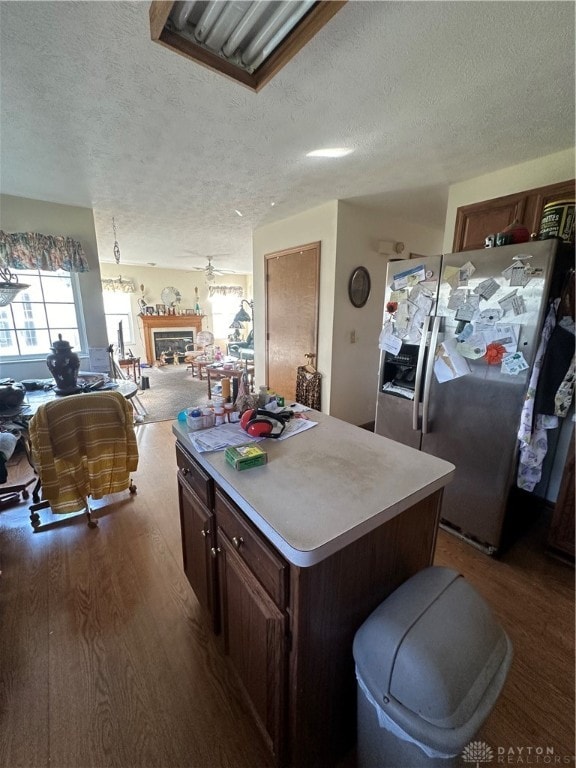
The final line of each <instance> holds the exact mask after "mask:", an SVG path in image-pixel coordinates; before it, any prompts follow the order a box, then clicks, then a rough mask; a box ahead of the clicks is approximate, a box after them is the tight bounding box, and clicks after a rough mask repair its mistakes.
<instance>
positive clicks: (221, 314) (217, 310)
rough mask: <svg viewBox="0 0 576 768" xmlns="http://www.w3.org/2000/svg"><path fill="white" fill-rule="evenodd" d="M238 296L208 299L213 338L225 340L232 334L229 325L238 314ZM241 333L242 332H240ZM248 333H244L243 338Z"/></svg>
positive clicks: (217, 296)
mask: <svg viewBox="0 0 576 768" xmlns="http://www.w3.org/2000/svg"><path fill="white" fill-rule="evenodd" d="M238 301H239V299H238V296H235V295H229V296H219V295H216V296H212V297H211V298H210V306H211V307H212V328H213V333H214V338H216V339H221V340H223V339H227V338H228V336H229V335H231V334H233V333H234V331H233V329H231V328H230V323H231V322H232V320H234V315H235V314H236V312H238ZM240 333H242V331H240ZM246 333H248V331H244V333H243V336H244V337H245V336H246Z"/></svg>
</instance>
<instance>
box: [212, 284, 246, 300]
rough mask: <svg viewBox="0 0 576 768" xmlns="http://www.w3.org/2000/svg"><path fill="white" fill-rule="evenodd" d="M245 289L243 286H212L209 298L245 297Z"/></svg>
mask: <svg viewBox="0 0 576 768" xmlns="http://www.w3.org/2000/svg"><path fill="white" fill-rule="evenodd" d="M243 295H244V289H243V288H242V286H241V285H210V286H208V296H209V298H212V297H213V296H239V297H241V296H243Z"/></svg>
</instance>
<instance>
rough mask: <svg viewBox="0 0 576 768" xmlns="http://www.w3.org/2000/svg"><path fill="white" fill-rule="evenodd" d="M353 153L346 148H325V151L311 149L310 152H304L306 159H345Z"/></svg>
mask: <svg viewBox="0 0 576 768" xmlns="http://www.w3.org/2000/svg"><path fill="white" fill-rule="evenodd" d="M352 152H354V150H353V149H348V147H326V148H325V149H313V150H312V151H311V152H306V157H346V155H350V154H351V153H352Z"/></svg>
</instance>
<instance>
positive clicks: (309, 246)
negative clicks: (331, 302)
mask: <svg viewBox="0 0 576 768" xmlns="http://www.w3.org/2000/svg"><path fill="white" fill-rule="evenodd" d="M321 244H322V243H321V241H320V240H316V241H315V242H312V243H306V244H305V245H297V246H293V247H292V248H283V249H282V250H280V251H273V252H271V253H265V254H264V323H265V328H264V331H265V348H264V363H265V365H264V370H265V373H264V375H265V377H266V382H267V383H268V381H269V377H268V373H269V371H268V353H269V338H270V334H269V331H268V262H269V260H271V259H277V258H279V257H282V256H290V255H291V254H301V253H302V252H303V251H313V250H315V251H317V261H316V285H317V290H316V295H315V299H314V301H315V307H314V328H313V334H314V349H311V350H308V351H309V352H312V353H313V354H314V360H312V361H310V362H312V364H313V365H314V367H315V368H318V327H319V324H320V257H321V255H322V253H321ZM305 364H306V361H305V360H302V365H305Z"/></svg>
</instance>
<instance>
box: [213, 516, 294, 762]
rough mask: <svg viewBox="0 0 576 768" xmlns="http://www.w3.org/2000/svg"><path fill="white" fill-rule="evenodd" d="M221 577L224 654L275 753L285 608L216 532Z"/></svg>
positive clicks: (280, 725)
mask: <svg viewBox="0 0 576 768" xmlns="http://www.w3.org/2000/svg"><path fill="white" fill-rule="evenodd" d="M218 534H219V539H218V541H219V553H218V576H219V584H220V601H221V603H220V605H221V614H222V636H223V641H224V652H225V653H226V655H227V656H228V657H229V658H230V661H231V662H232V665H233V667H234V669H235V671H236V673H237V675H238V677H239V678H240V680H241V682H242V685H243V687H244V690H245V692H246V694H247V697H248V700H249V701H250V703H251V706H252V709H253V712H254V715H255V717H256V720H257V723H258V725H259V726H260V729H261V731H262V734H263V736H264V738H265V740H266V741H267V742H268V746H269V747H270V750H271V752H272V753H273V754H274V755H275V756H276V757H277V759H278V762H282V750H283V745H284V743H285V738H284V737H285V707H284V697H285V691H286V666H287V654H286V625H287V617H286V613H285V610H282V609H280V608H279V607H278V606H277V605H276V604H275V603H274V600H272V598H271V597H270V595H268V593H267V592H266V590H265V589H264V588H263V587H262V584H261V583H260V582H259V581H258V579H257V578H256V577H255V575H254V573H253V572H252V571H251V570H250V568H249V567H248V566H247V565H246V563H245V562H244V560H243V559H242V557H241V555H240V554H239V552H238V548H237V546H235V545H234V544H232V542H231V541H230V540H229V539H228V537H227V536H226V535H225V534H224V533H223V532H222V529H219V530H218Z"/></svg>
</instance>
